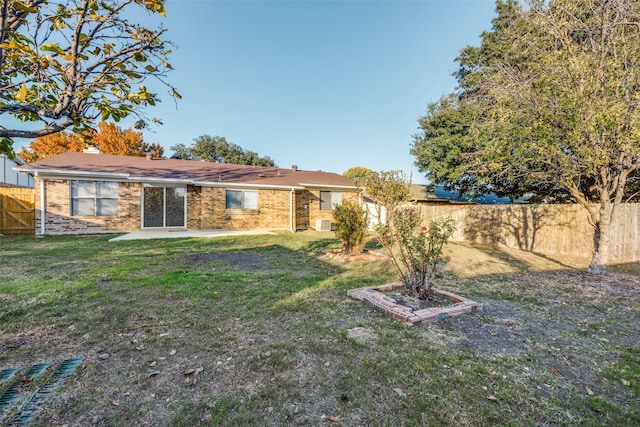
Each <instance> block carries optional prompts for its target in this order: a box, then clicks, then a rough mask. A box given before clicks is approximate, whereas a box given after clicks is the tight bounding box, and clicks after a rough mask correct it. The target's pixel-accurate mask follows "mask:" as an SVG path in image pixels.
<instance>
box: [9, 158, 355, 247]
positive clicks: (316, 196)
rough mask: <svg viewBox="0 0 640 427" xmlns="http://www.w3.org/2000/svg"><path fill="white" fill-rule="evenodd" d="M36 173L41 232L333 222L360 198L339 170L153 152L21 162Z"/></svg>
mask: <svg viewBox="0 0 640 427" xmlns="http://www.w3.org/2000/svg"><path fill="white" fill-rule="evenodd" d="M18 169H19V170H20V171H21V172H27V173H31V174H33V176H34V177H35V188H36V235H47V234H51V235H53V234H89V233H91V234H93V233H117V232H129V231H137V230H141V229H142V230H145V229H154V230H157V229H179V230H213V229H228V230H251V229H264V230H290V231H297V230H306V229H322V230H327V229H330V221H331V218H332V216H333V212H332V211H333V208H334V206H335V205H336V204H340V203H341V201H342V200H345V199H348V198H352V199H356V200H357V199H358V198H359V197H360V196H359V193H358V189H357V187H356V185H355V183H354V182H353V181H352V180H350V179H348V178H346V177H344V176H342V175H339V174H335V173H330V172H322V171H304V170H299V169H298V168H297V167H296V166H293V167H292V168H290V169H282V168H269V167H263V166H246V165H232V164H223V163H212V162H199V161H191V160H174V159H160V158H153V157H152V156H147V157H146V158H145V157H133V156H113V155H107V154H99V153H96V154H94V153H70V152H69V153H64V154H60V155H57V156H54V157H50V158H47V159H44V160H41V161H38V162H35V163H32V164H28V165H24V166H21V167H20V168H18Z"/></svg>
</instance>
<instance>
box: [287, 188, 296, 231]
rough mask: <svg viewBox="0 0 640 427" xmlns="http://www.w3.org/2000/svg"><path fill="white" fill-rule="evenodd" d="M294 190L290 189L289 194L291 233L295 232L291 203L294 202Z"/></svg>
mask: <svg viewBox="0 0 640 427" xmlns="http://www.w3.org/2000/svg"><path fill="white" fill-rule="evenodd" d="M295 190H296V189H295V188H294V187H291V192H290V193H289V231H291V232H292V233H295V232H296V227H295V226H294V225H293V202H294V197H293V196H294V191H295Z"/></svg>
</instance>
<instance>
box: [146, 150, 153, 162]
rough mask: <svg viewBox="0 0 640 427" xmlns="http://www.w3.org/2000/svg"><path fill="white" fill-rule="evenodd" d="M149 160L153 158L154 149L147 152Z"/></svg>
mask: <svg viewBox="0 0 640 427" xmlns="http://www.w3.org/2000/svg"><path fill="white" fill-rule="evenodd" d="M146 156H147V160H153V151H149V152H148V153H147V154H146Z"/></svg>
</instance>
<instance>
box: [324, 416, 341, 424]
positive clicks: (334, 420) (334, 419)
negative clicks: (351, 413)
mask: <svg viewBox="0 0 640 427" xmlns="http://www.w3.org/2000/svg"><path fill="white" fill-rule="evenodd" d="M320 418H322V419H323V420H325V421H331V422H332V423H337V422H338V421H340V415H335V416H329V415H323V416H322V417H320Z"/></svg>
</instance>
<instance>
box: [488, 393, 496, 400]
mask: <svg viewBox="0 0 640 427" xmlns="http://www.w3.org/2000/svg"><path fill="white" fill-rule="evenodd" d="M487 400H490V401H492V402H497V401H498V398H497V397H495V396H494V395H493V394H490V395H488V396H487Z"/></svg>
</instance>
